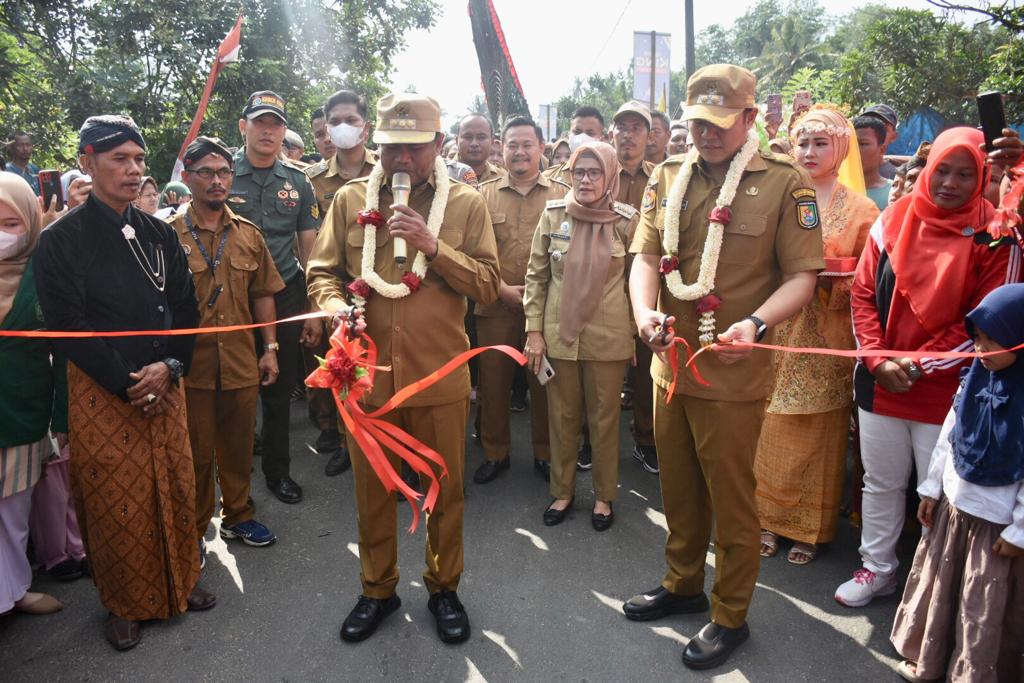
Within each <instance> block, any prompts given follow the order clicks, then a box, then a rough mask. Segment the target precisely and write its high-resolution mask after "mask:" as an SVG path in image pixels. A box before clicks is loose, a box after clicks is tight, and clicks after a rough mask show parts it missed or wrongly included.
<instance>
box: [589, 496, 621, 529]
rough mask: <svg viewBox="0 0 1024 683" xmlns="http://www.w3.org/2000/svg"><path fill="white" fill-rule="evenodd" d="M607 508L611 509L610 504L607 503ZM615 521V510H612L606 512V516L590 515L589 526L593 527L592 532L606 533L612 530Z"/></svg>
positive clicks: (594, 513)
mask: <svg viewBox="0 0 1024 683" xmlns="http://www.w3.org/2000/svg"><path fill="white" fill-rule="evenodd" d="M608 507H609V508H611V507H612V504H611V503H608ZM614 521H615V509H614V508H612V509H611V510H609V511H608V514H607V515H600V514H598V513H596V512H591V513H590V525H591V526H592V527H594V531H607V530H608V529H611V528H612V523H613V522H614Z"/></svg>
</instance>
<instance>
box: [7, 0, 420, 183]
mask: <svg viewBox="0 0 1024 683" xmlns="http://www.w3.org/2000/svg"><path fill="white" fill-rule="evenodd" d="M437 11H438V3H437V2H436V0H334V1H329V2H325V1H324V0H287V1H286V2H282V1H279V0H228V2H225V3H221V4H220V5H209V4H204V3H195V2H190V1H187V0H162V1H161V2H159V3H154V2H152V1H151V0H95V1H94V2H84V3H83V2H80V1H78V0H3V1H2V2H0V76H3V80H2V85H0V87H3V88H4V89H5V95H6V96H5V97H4V98H3V101H4V102H3V104H0V114H2V115H3V121H4V125H5V126H10V125H14V123H15V122H16V123H17V125H18V126H20V127H24V128H26V129H27V130H29V131H30V132H32V133H33V134H34V135H35V137H36V142H37V144H36V149H37V152H36V155H35V156H36V158H37V160H46V161H48V162H53V163H55V164H59V165H61V166H63V167H66V166H68V165H69V164H70V163H72V162H73V152H74V141H75V137H76V136H75V131H77V129H78V127H79V126H80V125H81V123H82V121H84V120H85V118H86V117H88V116H90V115H93V114H99V113H122V112H123V113H127V114H130V115H131V116H132V117H133V118H134V119H135V120H136V121H137V122H138V123H139V125H140V126H142V128H143V130H144V131H145V134H146V139H147V142H148V143H149V145H150V154H149V158H150V161H149V164H150V167H151V169H152V171H153V172H154V173H155V174H156V175H157V176H158V177H161V178H166V177H167V175H169V173H170V170H171V168H172V167H173V165H174V159H175V157H176V156H177V153H178V148H179V147H180V145H181V141H182V139H183V137H184V135H185V133H186V132H187V130H188V127H189V125H190V123H191V120H192V116H193V115H194V113H195V110H196V106H197V105H198V102H199V97H200V95H201V93H202V91H203V86H204V84H205V82H206V77H207V74H208V73H209V70H210V65H211V63H212V61H213V58H214V55H215V54H216V50H217V46H218V45H219V44H220V41H221V40H222V39H223V38H224V36H225V35H226V34H227V32H228V30H229V29H230V28H231V26H232V25H233V24H234V22H235V18H236V17H237V15H238V13H239V12H241V13H242V14H243V15H244V16H245V23H244V25H243V28H242V47H241V53H240V59H241V61H240V63H238V64H232V65H228V66H226V67H225V68H224V70H223V71H222V72H221V74H220V78H219V80H218V82H217V87H216V89H215V90H214V95H213V97H212V98H211V101H210V106H209V109H208V110H207V114H206V119H205V122H204V125H203V132H204V133H207V134H214V135H218V136H220V137H223V138H224V139H225V140H226V141H227V142H228V143H230V144H235V145H237V144H240V143H241V140H240V135H239V133H238V125H237V122H238V119H239V115H240V113H241V110H242V107H243V106H244V104H245V100H246V98H247V97H248V96H249V94H250V93H252V92H253V91H255V90H274V91H276V92H277V93H278V94H280V95H281V96H282V97H283V98H284V99H285V101H286V102H287V109H288V117H289V122H290V125H291V127H292V128H293V129H295V130H296V131H297V132H299V133H300V134H302V135H304V136H306V137H308V136H309V132H308V131H309V116H310V114H311V112H312V111H313V110H314V109H315V108H317V107H318V106H320V105H321V104H322V103H323V101H324V99H325V98H326V97H327V95H329V94H330V93H331V92H333V91H334V90H337V89H338V88H341V87H349V88H352V89H354V90H356V91H359V92H362V93H365V94H366V95H367V96H368V97H369V99H370V101H371V102H375V101H376V100H377V98H378V97H379V96H380V95H382V94H383V93H384V90H385V87H384V85H383V84H384V83H386V82H387V81H388V78H389V76H390V72H391V68H392V65H391V55H394V54H397V53H398V52H399V51H400V50H401V48H402V46H403V45H404V36H405V35H406V34H407V33H408V32H409V31H411V30H413V29H417V28H428V27H430V26H431V25H432V24H433V22H434V20H435V16H436V14H437Z"/></svg>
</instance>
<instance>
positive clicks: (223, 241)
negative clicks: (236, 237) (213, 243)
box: [185, 211, 228, 308]
mask: <svg viewBox="0 0 1024 683" xmlns="http://www.w3.org/2000/svg"><path fill="white" fill-rule="evenodd" d="M185 226H186V227H187V228H188V232H189V234H190V235H192V241H194V242H195V243H196V246H197V247H199V254H200V255H201V256H202V257H203V260H204V261H206V265H207V266H209V267H210V274H212V275H213V278H214V281H215V282H216V279H217V266H219V265H220V260H221V258H222V257H223V256H224V247H225V245H227V243H228V227H225V228H224V232H222V233H221V235H220V244H219V245H218V246H217V256H216V258H214V259H212V260H211V259H210V253H209V252H208V251H206V247H204V246H203V243H202V242H200V241H199V233H198V232H196V227H195V226H194V225H193V224H192V217H191V216H190V215H189V214H188V211H186V212H185ZM223 291H224V285H217V286H216V287H214V288H213V294H211V295H210V300H209V301H207V302H206V306H207V307H208V308H213V305H214V304H215V303H217V297H219V296H220V294H221V292H223Z"/></svg>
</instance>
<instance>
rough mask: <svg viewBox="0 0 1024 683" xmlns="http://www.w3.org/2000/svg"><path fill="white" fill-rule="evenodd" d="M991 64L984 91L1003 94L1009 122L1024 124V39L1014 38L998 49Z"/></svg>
mask: <svg viewBox="0 0 1024 683" xmlns="http://www.w3.org/2000/svg"><path fill="white" fill-rule="evenodd" d="M1022 21H1024V19H1022ZM991 62H992V71H991V74H990V75H989V77H988V79H987V80H986V81H985V83H984V84H983V86H982V90H998V91H999V92H1001V93H1003V99H1004V106H1005V108H1006V118H1007V120H1008V121H1011V122H1017V123H1020V122H1024V37H1016V38H1013V39H1011V40H1009V41H1007V42H1006V43H1004V44H1003V45H1000V46H999V47H997V48H996V50H995V53H994V54H993V55H992V59H991Z"/></svg>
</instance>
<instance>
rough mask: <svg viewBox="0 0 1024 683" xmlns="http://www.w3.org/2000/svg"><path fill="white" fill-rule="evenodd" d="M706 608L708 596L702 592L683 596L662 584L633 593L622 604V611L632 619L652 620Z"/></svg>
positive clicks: (693, 612) (696, 611) (704, 610)
mask: <svg viewBox="0 0 1024 683" xmlns="http://www.w3.org/2000/svg"><path fill="white" fill-rule="evenodd" d="M707 609H708V596H706V595H704V594H703V593H697V595H691V596H683V595H676V594H675V593H670V592H669V591H667V590H666V589H665V588H664V587H663V586H658V587H657V588H655V589H654V590H652V591H647V592H646V593H642V594H640V595H634V596H633V597H631V598H630V599H629V600H627V601H626V603H625V604H624V605H623V606H622V612H623V614H625V615H626V618H627V619H631V620H632V621H652V620H654V619H661V618H662V617H666V616H668V615H669V614H697V613H698V612H706V611H707Z"/></svg>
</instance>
